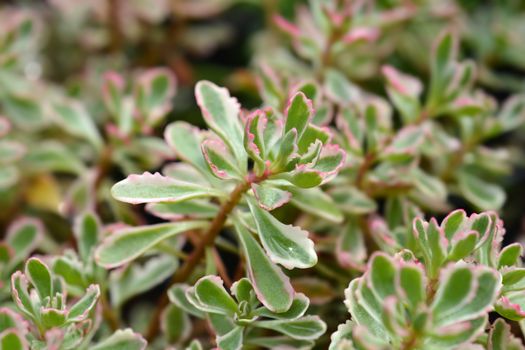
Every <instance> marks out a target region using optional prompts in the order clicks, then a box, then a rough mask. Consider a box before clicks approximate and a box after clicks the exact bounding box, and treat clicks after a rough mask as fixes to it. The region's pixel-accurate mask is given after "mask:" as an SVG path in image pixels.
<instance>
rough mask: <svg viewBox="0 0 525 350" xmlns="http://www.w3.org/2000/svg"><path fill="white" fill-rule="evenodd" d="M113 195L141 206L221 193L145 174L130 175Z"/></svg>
mask: <svg viewBox="0 0 525 350" xmlns="http://www.w3.org/2000/svg"><path fill="white" fill-rule="evenodd" d="M111 194H112V195H113V197H114V198H115V199H117V200H119V201H122V202H126V203H131V204H139V203H157V202H180V201H185V200H188V199H194V198H202V197H211V196H218V195H220V194H221V193H220V192H218V191H216V190H214V189H211V188H207V187H203V186H201V185H197V184H194V183H190V182H183V181H178V180H175V179H172V178H169V177H165V176H162V175H160V174H159V173H155V174H151V173H148V172H145V173H144V174H142V175H130V176H128V177H127V178H126V179H125V180H122V181H120V182H117V183H116V184H115V185H113V187H112V188H111Z"/></svg>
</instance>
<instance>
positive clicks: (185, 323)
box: [161, 304, 192, 344]
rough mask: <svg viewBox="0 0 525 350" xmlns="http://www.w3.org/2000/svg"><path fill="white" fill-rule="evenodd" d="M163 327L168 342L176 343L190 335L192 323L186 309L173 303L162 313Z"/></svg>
mask: <svg viewBox="0 0 525 350" xmlns="http://www.w3.org/2000/svg"><path fill="white" fill-rule="evenodd" d="M161 328H162V333H163V334H164V335H165V336H166V338H167V341H168V344H175V343H177V342H180V341H183V340H185V339H187V338H188V337H189V336H190V333H191V329H192V324H191V320H190V318H189V317H188V315H187V314H186V313H185V312H184V310H182V309H181V308H180V307H178V306H176V305H173V304H171V305H168V306H167V307H166V309H164V311H163V313H162V317H161Z"/></svg>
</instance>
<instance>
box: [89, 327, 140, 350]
mask: <svg viewBox="0 0 525 350" xmlns="http://www.w3.org/2000/svg"><path fill="white" fill-rule="evenodd" d="M146 345H147V342H146V340H145V339H144V338H142V336H141V335H140V334H138V333H134V332H133V331H132V330H131V329H124V330H118V331H116V332H115V333H113V335H111V336H110V337H109V338H106V339H105V340H103V341H102V342H100V343H98V344H97V345H95V346H91V350H144V349H146Z"/></svg>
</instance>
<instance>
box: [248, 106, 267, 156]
mask: <svg viewBox="0 0 525 350" xmlns="http://www.w3.org/2000/svg"><path fill="white" fill-rule="evenodd" d="M267 124H268V118H267V117H266V113H264V111H262V110H256V111H255V112H253V113H251V114H250V115H248V117H247V119H246V126H245V128H244V148H245V149H246V152H247V153H248V154H249V155H250V157H251V158H252V159H254V160H255V161H256V162H258V163H259V164H258V165H259V166H264V162H263V158H264V156H265V154H266V149H265V144H264V129H265V128H266V125H267Z"/></svg>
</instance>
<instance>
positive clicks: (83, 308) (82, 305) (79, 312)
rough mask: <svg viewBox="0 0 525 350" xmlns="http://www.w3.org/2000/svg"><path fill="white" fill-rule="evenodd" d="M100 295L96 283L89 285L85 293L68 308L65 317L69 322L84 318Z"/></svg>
mask: <svg viewBox="0 0 525 350" xmlns="http://www.w3.org/2000/svg"><path fill="white" fill-rule="evenodd" d="M99 296H100V287H99V286H98V285H96V284H92V285H90V286H89V287H88V288H87V289H86V292H85V294H84V295H83V296H82V298H80V300H78V301H77V302H76V303H75V304H73V305H72V306H71V308H69V310H68V314H67V319H68V321H71V322H79V321H82V320H85V319H86V318H87V316H88V313H89V311H91V309H93V307H94V306H95V304H96V302H97V300H98V297H99Z"/></svg>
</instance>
